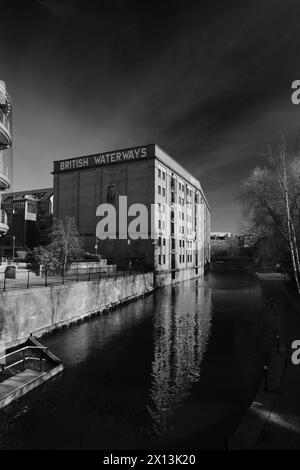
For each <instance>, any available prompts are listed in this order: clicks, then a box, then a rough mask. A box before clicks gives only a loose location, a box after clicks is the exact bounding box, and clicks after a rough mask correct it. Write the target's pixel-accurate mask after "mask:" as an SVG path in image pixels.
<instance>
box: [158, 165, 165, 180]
mask: <svg viewBox="0 0 300 470" xmlns="http://www.w3.org/2000/svg"><path fill="white" fill-rule="evenodd" d="M158 177H159V178H162V179H163V180H164V181H166V173H165V172H164V171H162V170H161V169H160V168H158Z"/></svg>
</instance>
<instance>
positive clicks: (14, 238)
mask: <svg viewBox="0 0 300 470" xmlns="http://www.w3.org/2000/svg"><path fill="white" fill-rule="evenodd" d="M12 240H13V246H12V260H13V261H14V260H15V247H16V246H15V245H16V236H15V235H13V237H12Z"/></svg>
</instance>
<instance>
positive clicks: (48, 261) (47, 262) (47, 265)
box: [33, 246, 61, 274]
mask: <svg viewBox="0 0 300 470" xmlns="http://www.w3.org/2000/svg"><path fill="white" fill-rule="evenodd" d="M33 260H34V263H33V264H34V267H35V268H37V266H40V265H42V266H43V269H44V270H45V271H46V272H47V273H48V274H55V273H58V272H60V271H61V264H60V261H59V260H58V259H57V257H56V256H55V253H54V252H53V251H52V250H50V249H48V248H45V247H43V246H39V247H37V248H34V250H33Z"/></svg>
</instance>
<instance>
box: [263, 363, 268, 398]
mask: <svg viewBox="0 0 300 470" xmlns="http://www.w3.org/2000/svg"><path fill="white" fill-rule="evenodd" d="M264 376H265V392H268V391H269V388H268V366H267V365H265V366H264Z"/></svg>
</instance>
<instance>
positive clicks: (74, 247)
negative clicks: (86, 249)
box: [48, 217, 83, 275]
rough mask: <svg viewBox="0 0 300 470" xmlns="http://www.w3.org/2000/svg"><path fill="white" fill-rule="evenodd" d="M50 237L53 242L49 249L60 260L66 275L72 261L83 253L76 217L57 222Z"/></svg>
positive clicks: (62, 270) (61, 267)
mask: <svg viewBox="0 0 300 470" xmlns="http://www.w3.org/2000/svg"><path fill="white" fill-rule="evenodd" d="M50 237H51V240H52V241H51V243H50V245H49V247H48V248H49V250H50V252H51V253H53V254H54V256H55V258H56V259H57V260H58V262H59V266H60V269H61V273H62V274H63V275H64V274H65V273H66V271H67V269H68V267H69V266H70V264H71V263H72V261H73V260H74V259H76V258H78V257H79V256H81V255H82V253H83V250H82V248H81V242H80V238H79V232H78V230H77V228H76V225H75V219H74V217H66V219H65V220H64V221H62V220H57V221H56V222H55V224H54V226H53V229H52V232H51V234H50Z"/></svg>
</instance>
